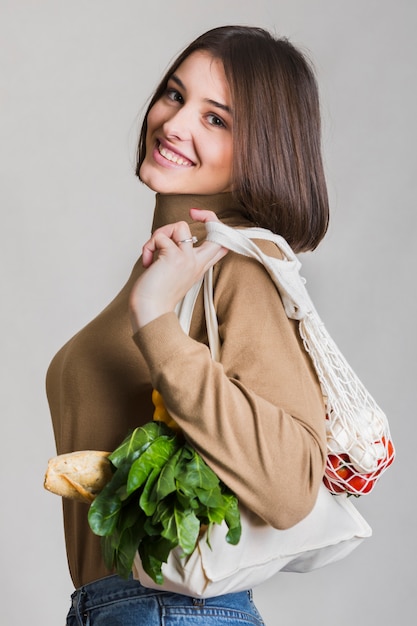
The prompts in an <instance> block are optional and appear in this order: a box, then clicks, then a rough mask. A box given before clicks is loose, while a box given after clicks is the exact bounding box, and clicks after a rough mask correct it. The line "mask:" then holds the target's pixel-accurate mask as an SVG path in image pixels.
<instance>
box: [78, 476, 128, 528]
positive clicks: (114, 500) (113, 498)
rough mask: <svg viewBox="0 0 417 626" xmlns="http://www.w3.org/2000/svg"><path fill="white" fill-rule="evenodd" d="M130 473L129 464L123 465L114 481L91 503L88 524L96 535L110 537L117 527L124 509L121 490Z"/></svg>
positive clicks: (113, 478)
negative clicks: (120, 513)
mask: <svg viewBox="0 0 417 626" xmlns="http://www.w3.org/2000/svg"><path fill="white" fill-rule="evenodd" d="M128 472H129V466H128V465H127V464H125V465H121V466H120V468H119V469H118V470H116V472H115V473H114V474H113V477H112V479H111V480H110V481H109V482H108V483H107V485H106V486H105V487H104V489H103V490H102V491H101V492H100V493H99V494H98V496H97V497H96V498H95V500H93V502H92V503H91V506H90V509H89V511H88V523H89V525H90V528H91V530H92V531H93V533H94V534H96V535H99V536H101V537H102V536H104V535H110V534H111V533H112V532H113V530H114V529H115V527H116V524H117V520H118V514H119V511H120V509H121V507H122V501H121V497H120V493H118V492H119V490H120V489H121V488H122V487H123V484H124V483H125V482H126V479H127V475H128Z"/></svg>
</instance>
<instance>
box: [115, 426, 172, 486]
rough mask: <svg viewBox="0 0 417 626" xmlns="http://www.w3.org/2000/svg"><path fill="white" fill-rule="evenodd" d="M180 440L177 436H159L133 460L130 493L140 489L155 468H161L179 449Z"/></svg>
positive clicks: (130, 472)
mask: <svg viewBox="0 0 417 626" xmlns="http://www.w3.org/2000/svg"><path fill="white" fill-rule="evenodd" d="M178 445H179V444H178V441H177V439H176V438H175V437H171V438H169V437H165V436H163V437H158V438H157V439H155V440H154V441H153V442H152V443H150V444H149V446H148V447H147V448H146V450H145V451H144V452H142V453H141V454H140V456H139V457H138V458H137V459H136V460H135V461H134V462H133V464H132V466H131V468H130V471H129V475H128V479H127V489H126V492H127V494H128V495H130V494H131V493H133V492H134V491H136V489H139V487H141V486H142V485H143V483H144V482H145V481H146V479H147V478H148V476H149V474H150V473H151V471H152V470H153V469H154V468H159V469H161V468H162V467H163V466H164V465H165V464H166V463H167V461H168V460H169V459H170V458H171V457H172V455H173V453H174V452H175V451H176V450H177V449H178Z"/></svg>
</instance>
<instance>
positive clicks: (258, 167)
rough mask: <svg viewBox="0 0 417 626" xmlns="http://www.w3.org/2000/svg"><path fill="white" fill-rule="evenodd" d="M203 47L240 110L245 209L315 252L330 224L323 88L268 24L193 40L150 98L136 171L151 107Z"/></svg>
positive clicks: (239, 191) (236, 121) (239, 172)
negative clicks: (323, 153)
mask: <svg viewBox="0 0 417 626" xmlns="http://www.w3.org/2000/svg"><path fill="white" fill-rule="evenodd" d="M197 50H206V51H208V52H209V53H210V54H212V55H213V56H214V57H215V58H218V59H220V60H221V61H222V63H223V65H224V70H225V74H226V78H227V81H228V84H229V87H230V92H231V97H232V109H233V142H234V150H233V190H234V191H233V193H234V196H235V199H236V201H237V202H238V203H239V205H240V206H241V207H242V213H243V214H244V215H245V216H246V217H247V218H249V219H250V220H251V221H253V222H254V223H256V224H257V225H259V226H262V227H265V228H269V229H271V230H272V231H273V232H275V233H278V234H279V235H282V236H283V237H285V239H286V240H287V241H288V243H289V244H290V245H291V246H292V247H293V249H294V250H295V251H296V252H304V251H307V250H313V249H314V248H315V247H316V246H317V245H318V244H319V242H320V241H321V239H322V238H323V237H324V235H325V233H326V230H327V227H328V222H329V205H328V197H327V188H326V181H325V176H324V170H323V162H322V156H321V124H320V106H319V97H318V89H317V84H316V80H315V76H314V72H313V70H312V67H311V65H310V63H309V61H308V60H307V59H306V58H305V56H304V55H303V54H302V53H301V52H300V51H299V50H298V49H297V48H295V47H294V46H293V45H292V44H291V43H289V41H288V40H287V39H285V38H279V39H277V38H275V37H273V36H272V35H271V34H270V33H269V32H267V31H265V30H263V29H261V28H254V27H247V26H223V27H220V28H215V29H213V30H210V31H208V32H207V33H204V34H203V35H201V36H200V37H198V38H197V39H196V40H195V41H193V42H192V43H191V44H190V45H189V46H188V47H187V48H186V49H185V50H184V51H183V52H182V53H181V54H180V55H179V57H178V58H177V59H176V60H175V61H174V62H173V64H172V65H171V67H170V68H169V69H168V71H167V72H166V74H165V76H164V77H163V79H162V80H161V82H160V84H159V86H158V87H157V89H156V91H155V93H154V95H153V97H152V99H151V101H150V104H149V106H148V109H147V111H146V114H145V118H144V121H143V124H142V130H141V134H140V138H139V145H138V151H137V167H136V174H137V176H139V170H140V166H141V164H142V161H143V159H144V158H145V151H146V143H145V142H146V132H147V115H148V112H149V110H150V109H151V108H152V106H153V105H154V104H155V102H156V101H157V100H159V99H160V98H161V97H162V95H163V93H164V91H165V88H166V85H167V82H168V80H169V78H170V77H171V75H172V74H173V73H174V72H175V71H176V69H177V68H178V67H179V66H180V65H181V63H182V62H183V61H184V60H185V59H186V58H187V57H188V56H189V55H190V54H192V53H193V52H195V51H197Z"/></svg>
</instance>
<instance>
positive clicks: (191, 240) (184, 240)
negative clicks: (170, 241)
mask: <svg viewBox="0 0 417 626" xmlns="http://www.w3.org/2000/svg"><path fill="white" fill-rule="evenodd" d="M197 241H198V239H197V237H196V236H195V235H194V237H189V238H188V239H181V241H177V243H178V245H179V244H180V243H192V244H193V245H194V244H195V243H197Z"/></svg>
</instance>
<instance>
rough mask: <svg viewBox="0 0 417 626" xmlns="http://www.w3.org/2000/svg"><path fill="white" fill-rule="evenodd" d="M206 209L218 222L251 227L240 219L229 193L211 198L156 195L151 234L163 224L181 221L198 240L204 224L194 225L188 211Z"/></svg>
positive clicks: (201, 234)
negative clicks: (187, 225) (185, 223)
mask: <svg viewBox="0 0 417 626" xmlns="http://www.w3.org/2000/svg"><path fill="white" fill-rule="evenodd" d="M192 208H197V209H207V210H209V211H213V212H214V213H215V214H216V215H217V217H218V218H219V220H220V221H222V222H224V223H225V224H228V225H229V226H248V225H251V224H250V222H248V220H247V219H245V218H244V217H242V213H241V209H239V206H238V205H237V203H236V201H235V200H234V199H233V194H232V193H231V192H230V193H228V192H225V193H218V194H214V195H211V196H200V195H191V194H172V195H170V194H169V195H166V194H159V193H157V194H156V205H155V212H154V216H153V223H152V232H154V231H155V230H156V229H157V228H160V227H161V226H164V225H165V224H171V223H173V222H178V221H180V220H183V221H185V222H187V223H188V224H190V227H191V232H192V234H193V235H196V236H197V237H198V239H202V238H203V237H204V236H205V227H204V224H201V223H200V222H198V223H196V222H193V220H192V219H191V217H190V209H192Z"/></svg>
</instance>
